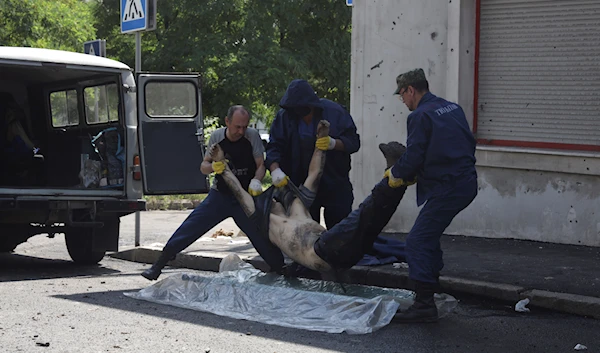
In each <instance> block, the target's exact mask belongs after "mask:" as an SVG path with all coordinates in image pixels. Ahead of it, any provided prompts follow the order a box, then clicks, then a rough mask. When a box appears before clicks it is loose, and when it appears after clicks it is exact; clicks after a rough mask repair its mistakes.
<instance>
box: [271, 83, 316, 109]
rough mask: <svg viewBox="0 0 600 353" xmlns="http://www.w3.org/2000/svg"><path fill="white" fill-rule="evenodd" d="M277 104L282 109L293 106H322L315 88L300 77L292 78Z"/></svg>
mask: <svg viewBox="0 0 600 353" xmlns="http://www.w3.org/2000/svg"><path fill="white" fill-rule="evenodd" d="M279 106H280V107H281V108H283V109H288V108H295V107H315V108H323V105H322V104H321V100H320V99H319V97H318V96H317V94H316V93H315V90H314V89H313V88H312V87H311V86H310V84H309V83H308V82H307V81H306V80H300V79H296V80H293V81H292V82H291V83H290V84H289V85H288V88H287V90H286V91H285V94H284V95H283V98H281V101H280V102H279Z"/></svg>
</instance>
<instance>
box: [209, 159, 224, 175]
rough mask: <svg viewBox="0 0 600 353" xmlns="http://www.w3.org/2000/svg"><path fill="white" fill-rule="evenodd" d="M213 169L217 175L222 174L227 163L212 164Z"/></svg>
mask: <svg viewBox="0 0 600 353" xmlns="http://www.w3.org/2000/svg"><path fill="white" fill-rule="evenodd" d="M212 169H213V171H214V172H215V173H216V174H222V173H223V172H224V171H225V162H222V161H219V162H212Z"/></svg>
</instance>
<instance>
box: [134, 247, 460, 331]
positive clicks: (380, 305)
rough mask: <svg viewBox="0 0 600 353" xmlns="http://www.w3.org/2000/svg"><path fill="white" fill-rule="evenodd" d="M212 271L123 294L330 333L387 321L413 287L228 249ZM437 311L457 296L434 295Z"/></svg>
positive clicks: (453, 303) (442, 312)
mask: <svg viewBox="0 0 600 353" xmlns="http://www.w3.org/2000/svg"><path fill="white" fill-rule="evenodd" d="M220 270H221V272H220V273H219V274H216V275H203V274H201V273H199V272H195V273H192V272H190V273H179V274H175V275H172V276H170V277H167V278H165V279H163V280H161V281H159V282H157V283H155V284H153V285H151V286H149V287H147V288H144V289H141V290H140V291H138V292H131V293H125V295H126V296H128V297H131V298H135V299H141V300H147V301H150V302H154V303H160V304H167V305H173V306H177V307H180V308H186V309H193V310H198V311H203V312H209V313H213V314H217V315H221V316H226V317H230V318H234V319H244V320H250V321H257V322H262V323H266V324H272V325H278V326H283V327H291V328H301V329H305V330H310V331H322V332H329V333H342V332H347V333H349V334H365V333H370V332H374V331H376V330H378V329H380V328H381V327H384V326H385V325H387V324H389V323H390V321H391V320H392V318H393V317H394V314H395V313H396V311H397V310H398V308H401V309H406V308H407V307H409V306H410V305H411V304H412V302H413V296H414V293H413V292H411V291H407V290H402V289H388V288H379V287H371V286H362V285H354V284H344V285H343V287H342V286H341V285H340V284H337V283H333V282H326V281H316V280H310V279H304V278H295V279H290V278H285V277H283V276H278V275H276V274H267V273H263V272H261V271H260V270H258V269H255V268H254V267H252V265H250V264H248V263H245V262H243V261H242V260H241V259H240V258H239V257H238V256H237V255H230V256H228V257H226V258H225V259H224V260H223V261H222V262H221V268H220ZM436 304H437V306H438V311H439V314H440V316H445V315H447V314H448V313H449V312H451V311H452V310H453V309H454V308H455V307H456V305H457V303H456V299H454V298H453V297H452V296H449V295H446V294H443V295H436Z"/></svg>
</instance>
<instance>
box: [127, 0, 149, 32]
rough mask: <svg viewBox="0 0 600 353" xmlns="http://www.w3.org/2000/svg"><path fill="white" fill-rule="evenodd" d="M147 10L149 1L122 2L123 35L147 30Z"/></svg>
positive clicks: (130, 0)
mask: <svg viewBox="0 0 600 353" xmlns="http://www.w3.org/2000/svg"><path fill="white" fill-rule="evenodd" d="M147 8H148V7H147V0H121V33H128V32H136V31H144V30H146V27H147V21H146V19H147V17H148V16H147Z"/></svg>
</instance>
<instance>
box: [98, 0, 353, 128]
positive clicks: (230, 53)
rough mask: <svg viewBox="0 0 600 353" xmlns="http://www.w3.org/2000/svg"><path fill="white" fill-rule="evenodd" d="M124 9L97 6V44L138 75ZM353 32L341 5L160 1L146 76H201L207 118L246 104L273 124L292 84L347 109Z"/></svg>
mask: <svg viewBox="0 0 600 353" xmlns="http://www.w3.org/2000/svg"><path fill="white" fill-rule="evenodd" d="M119 3H120V1H119V0H98V1H97V6H96V8H95V10H94V14H95V17H96V19H97V24H96V27H97V29H98V38H104V39H106V40H107V52H108V56H109V57H112V58H115V59H118V60H121V61H124V62H126V63H127V64H129V65H130V66H132V67H133V66H134V60H135V51H134V49H135V43H134V35H133V34H128V35H123V34H121V33H120V28H119V23H120V21H119V16H120V9H119ZM350 24H351V9H350V8H348V7H347V6H345V5H344V3H343V2H340V1H339V0H304V1H297V0H229V1H220V0H170V1H164V0H159V1H158V27H157V29H156V30H155V31H151V32H144V33H143V35H142V40H143V46H142V70H143V71H162V72H170V71H184V72H187V71H191V72H199V73H200V74H201V76H202V85H203V87H202V89H203V105H204V107H203V111H204V113H205V116H207V117H211V116H219V117H223V116H225V112H226V110H227V108H228V107H229V105H231V104H244V105H246V106H247V107H249V108H250V109H251V110H252V113H253V116H254V117H257V118H259V119H261V120H265V121H267V122H270V121H271V120H272V119H273V117H274V114H275V113H276V111H277V109H278V103H279V100H280V98H281V96H282V95H283V93H284V92H285V89H286V87H287V84H288V83H289V82H290V81H291V80H293V79H294V78H305V79H307V80H308V81H309V82H310V83H311V84H312V85H313V87H314V88H315V90H316V91H317V93H318V94H319V96H320V97H323V98H329V99H332V100H335V101H338V102H340V103H342V104H344V105H346V106H348V104H349V97H350V94H349V88H350V83H349V81H350Z"/></svg>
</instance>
